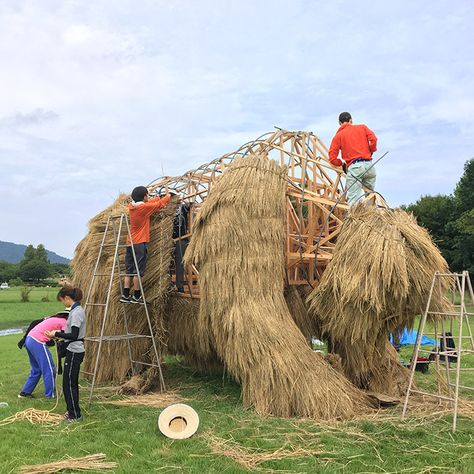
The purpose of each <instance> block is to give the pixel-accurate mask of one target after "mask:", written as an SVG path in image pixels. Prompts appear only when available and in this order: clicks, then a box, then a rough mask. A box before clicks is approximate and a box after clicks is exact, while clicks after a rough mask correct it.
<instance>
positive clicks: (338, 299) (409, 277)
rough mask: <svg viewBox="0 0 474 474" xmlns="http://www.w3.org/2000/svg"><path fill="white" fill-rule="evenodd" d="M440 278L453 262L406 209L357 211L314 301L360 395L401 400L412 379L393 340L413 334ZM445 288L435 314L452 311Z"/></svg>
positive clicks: (439, 292)
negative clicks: (403, 333) (395, 336)
mask: <svg viewBox="0 0 474 474" xmlns="http://www.w3.org/2000/svg"><path fill="white" fill-rule="evenodd" d="M435 271H440V272H444V273H445V272H447V271H448V267H447V264H446V261H445V260H444V258H443V257H442V256H441V253H440V252H439V250H438V248H437V247H436V246H435V245H434V244H433V242H432V240H431V237H430V235H429V234H428V232H427V231H426V230H425V229H423V228H421V227H420V226H418V225H417V224H416V221H415V219H414V218H413V216H411V215H409V214H407V213H406V212H405V211H403V210H400V209H395V210H390V209H385V208H376V207H371V206H364V205H362V204H361V205H358V206H355V207H353V208H352V209H351V211H350V213H349V215H348V216H347V218H346V220H345V221H344V225H343V227H342V229H341V232H340V234H339V237H338V240H337V244H336V247H335V249H334V256H333V259H332V260H331V262H330V263H329V265H328V266H327V268H326V271H325V272H324V274H323V276H322V278H321V282H320V284H319V286H318V287H317V288H316V289H315V290H314V291H313V292H312V294H311V295H310V296H309V298H308V302H309V304H310V313H311V314H312V315H313V316H314V317H315V318H316V319H317V320H318V321H319V323H320V324H321V332H322V334H321V336H322V337H325V338H327V339H328V340H329V341H330V342H331V344H332V349H333V350H334V351H335V352H337V353H338V354H339V355H340V356H341V358H342V363H343V366H344V370H345V373H346V375H347V377H348V378H349V379H350V380H351V381H352V382H353V383H355V384H356V385H357V386H359V387H361V388H367V389H370V390H373V391H379V392H384V393H388V394H391V395H397V394H402V393H404V391H405V390H406V382H407V377H408V372H407V371H406V370H405V369H403V367H401V366H400V364H398V362H397V356H396V353H395V352H394V351H393V350H392V349H391V347H390V345H389V343H388V337H389V334H391V333H395V332H397V331H399V330H401V329H403V328H404V327H412V326H413V324H414V320H415V316H416V315H417V314H420V313H421V312H423V311H424V309H425V306H426V303H427V299H428V294H429V290H430V287H431V282H432V279H433V275H434V272H435ZM446 290H447V287H446V286H442V285H440V286H437V287H436V288H435V289H434V293H433V299H432V308H433V310H439V311H442V310H446V309H447V308H448V307H449V303H448V302H447V300H446V299H445V298H444V293H445V291H446Z"/></svg>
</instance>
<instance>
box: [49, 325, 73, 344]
mask: <svg viewBox="0 0 474 474" xmlns="http://www.w3.org/2000/svg"><path fill="white" fill-rule="evenodd" d="M50 332H52V333H54V337H60V338H61V339H67V340H68V341H77V340H78V339H79V328H78V327H77V326H72V327H71V332H64V331H50ZM46 335H47V334H46Z"/></svg>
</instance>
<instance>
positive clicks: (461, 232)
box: [402, 158, 474, 278]
mask: <svg viewBox="0 0 474 474" xmlns="http://www.w3.org/2000/svg"><path fill="white" fill-rule="evenodd" d="M402 207H403V208H404V209H405V210H407V211H411V212H413V214H414V215H415V216H416V219H417V222H418V224H420V225H422V226H423V227H426V228H427V229H428V230H429V231H430V234H431V236H432V237H433V240H434V241H435V243H436V244H437V245H438V247H439V249H440V250H441V252H442V254H443V256H444V258H445V259H446V261H447V262H448V264H449V268H450V269H451V271H453V272H459V271H462V270H467V271H468V272H469V274H470V276H471V278H472V277H474V158H471V159H470V160H469V161H467V162H466V163H465V165H464V173H463V175H462V176H461V179H460V180H459V181H458V183H457V184H456V187H455V188H454V191H453V193H452V194H449V195H444V194H438V195H436V196H422V197H421V198H420V199H418V201H416V202H415V203H414V204H410V205H408V206H402Z"/></svg>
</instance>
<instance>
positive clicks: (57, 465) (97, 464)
mask: <svg viewBox="0 0 474 474" xmlns="http://www.w3.org/2000/svg"><path fill="white" fill-rule="evenodd" d="M116 467H117V463H116V462H106V461H105V454H102V453H99V454H90V455H89V456H84V457H82V458H70V457H67V458H66V459H64V460H62V461H55V462H50V463H47V464H33V465H31V466H21V467H20V468H19V470H18V472H19V473H20V474H43V473H47V472H60V471H95V472H98V471H103V470H105V469H114V468H116Z"/></svg>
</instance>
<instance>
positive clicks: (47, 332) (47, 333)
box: [44, 331, 56, 339]
mask: <svg viewBox="0 0 474 474" xmlns="http://www.w3.org/2000/svg"><path fill="white" fill-rule="evenodd" d="M44 335H45V336H46V337H50V338H51V339H52V338H53V337H56V331H45V332H44Z"/></svg>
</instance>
